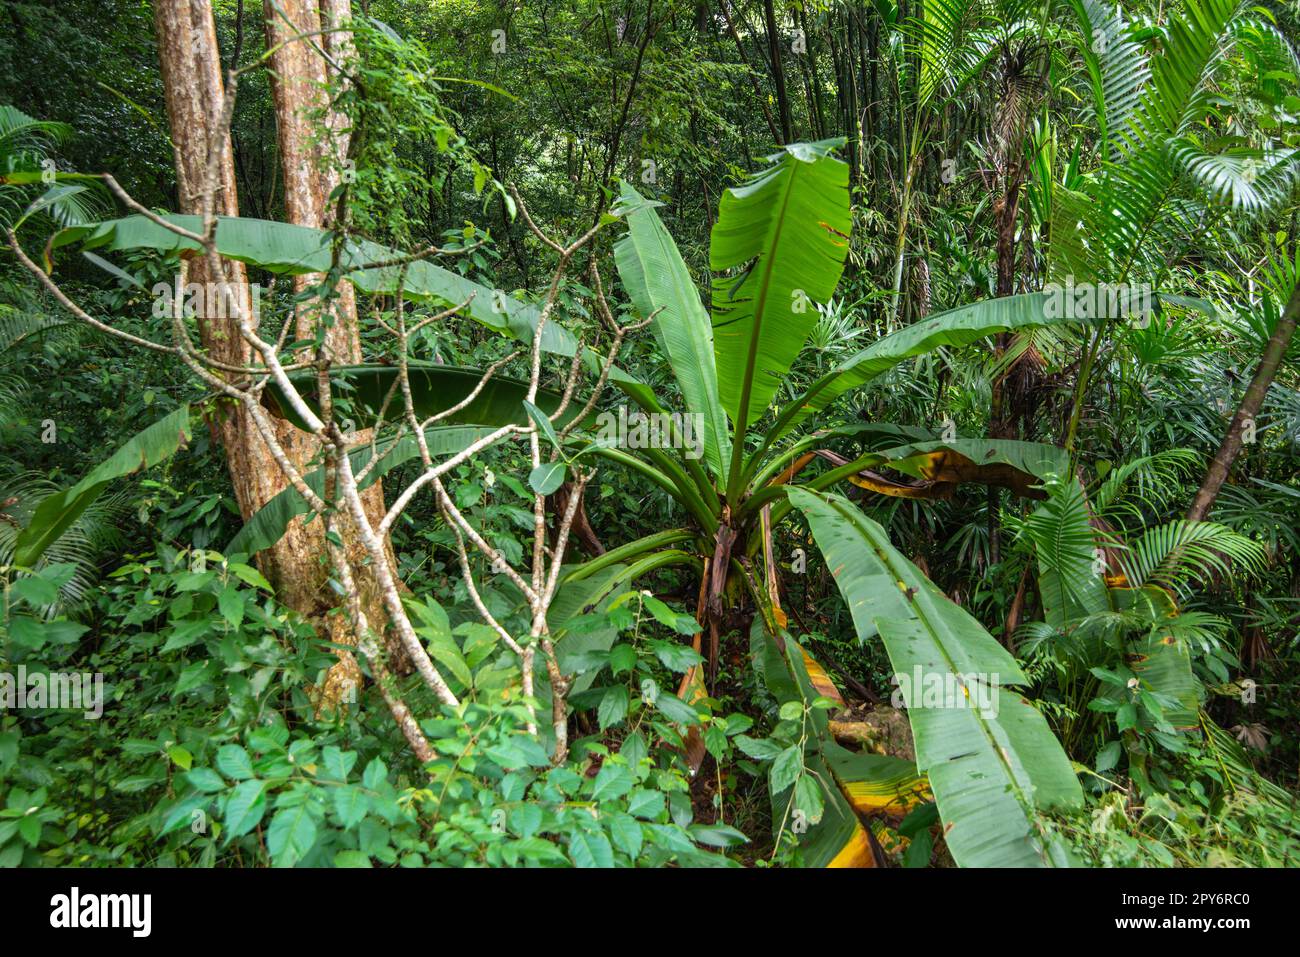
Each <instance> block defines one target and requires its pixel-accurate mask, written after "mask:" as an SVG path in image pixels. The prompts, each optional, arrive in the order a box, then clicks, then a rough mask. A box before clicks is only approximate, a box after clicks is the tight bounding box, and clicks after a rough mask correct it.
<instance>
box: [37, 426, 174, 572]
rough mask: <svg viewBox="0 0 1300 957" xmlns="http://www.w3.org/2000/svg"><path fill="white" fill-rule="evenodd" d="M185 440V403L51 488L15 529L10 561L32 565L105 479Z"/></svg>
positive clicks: (146, 463)
mask: <svg viewBox="0 0 1300 957" xmlns="http://www.w3.org/2000/svg"><path fill="white" fill-rule="evenodd" d="M189 440H190V407H189V406H188V405H182V406H180V407H179V408H178V409H176V410H175V411H174V412H172V413H170V414H169V415H167V416H166V417H164V418H162V419H160V420H159V421H157V422H155V423H154V424H153V425H151V426H149V427H148V428H147V429H144V430H143V431H141V432H138V433H136V434H135V435H134V436H132V437H131V438H130V439H129V440H128V441H127V442H126V444H125V445H123V446H122V447H121V448H119V449H118V450H117V451H116V452H114V453H113V454H112V455H111V456H109V458H107V459H105V460H104V461H103V462H101V463H100V464H99V465H97V466H95V467H94V468H93V469H91V470H90V472H89V473H88V474H87V475H86V476H85V478H83V479H82V480H81V481H80V482H78V483H77V484H76V485H74V486H72V487H71V488H69V489H65V490H64V491H62V492H55V493H54V494H53V495H50V496H49V497H48V498H46V499H44V500H43V501H42V502H41V504H40V505H38V506H36V511H35V513H33V515H32V520H31V522H29V523H28V525H27V527H26V528H24V529H23V530H22V531H21V532H19V533H18V538H17V540H16V541H15V543H14V564H16V565H28V566H31V565H35V564H36V562H37V560H38V559H39V558H40V557H41V555H42V553H44V551H45V550H46V549H47V548H49V547H50V545H52V544H53V543H54V542H55V541H57V540H58V538H59V536H60V535H62V534H63V533H64V532H66V531H67V530H68V528H69V526H71V525H72V523H73V522H75V521H76V520H77V517H78V516H80V515H81V514H82V513H83V512H84V511H85V510H86V509H87V508H88V507H89V506H90V503H91V502H93V501H94V500H95V499H97V498H98V497H99V495H100V493H102V492H103V491H104V489H105V488H106V487H107V486H108V483H109V482H112V481H114V480H115V479H119V478H122V477H123V476H125V475H130V474H131V473H133V472H137V471H140V470H141V469H147V468H152V467H153V466H155V465H157V464H158V463H160V462H163V461H166V460H167V459H169V458H171V457H172V456H173V455H175V454H176V451H177V449H179V448H181V446H183V445H184V444H185V443H186V442H188V441H189Z"/></svg>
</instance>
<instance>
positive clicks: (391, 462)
mask: <svg viewBox="0 0 1300 957" xmlns="http://www.w3.org/2000/svg"><path fill="white" fill-rule="evenodd" d="M493 431H495V430H494V429H492V428H490V427H487V426H464V425H451V426H437V427H434V428H430V429H426V430H425V432H424V439H425V441H426V442H427V443H428V447H429V451H430V453H432V454H433V455H434V456H446V455H455V454H456V453H457V452H460V451H462V450H464V449H465V448H466V447H467V446H469V445H471V444H473V443H474V442H476V441H478V440H479V439H481V438H484V437H485V436H487V435H490V434H491V433H492V432H493ZM376 447H377V449H378V451H379V455H380V459H379V462H378V464H377V465H376V466H375V467H374V469H373V470H372V471H371V472H370V473H368V474H367V475H366V476H365V478H364V479H362V480H360V481H359V482H358V483H357V484H358V486H359V487H360V488H362V489H364V488H367V487H369V486H370V485H371V484H373V483H374V482H376V481H377V480H379V479H380V478H382V477H383V476H384V475H385V474H386V473H387V472H389V471H390V470H391V469H394V468H396V467H397V466H398V465H401V464H402V463H403V462H408V461H410V460H411V459H414V458H417V457H418V456H419V454H420V448H419V444H418V443H417V442H416V440H415V436H413V435H406V436H403V437H402V438H401V439H400V440H398V441H397V442H396V443H394V442H393V441H392V440H391V439H389V440H384V439H382V438H381V439H379V440H377V444H376ZM349 457H350V458H351V460H352V468H353V471H354V473H359V472H360V470H361V469H363V468H365V466H366V465H367V464H368V463H369V462H370V457H371V452H370V447H369V446H368V445H367V446H364V447H362V448H359V449H355V450H354V451H352V452H350V453H349ZM303 481H305V482H306V483H307V485H308V486H309V487H310V488H311V489H312V490H313V491H315V492H316V494H317V495H320V494H322V492H323V491H324V488H325V470H324V469H315V470H313V471H311V472H308V473H307V474H305V475H304V476H303ZM310 511H311V508H310V506H309V505H308V504H307V500H306V499H304V498H303V497H302V496H301V495H299V494H298V491H297V490H296V489H294V488H293V487H289V488H286V489H285V490H284V491H282V492H280V493H278V494H277V495H276V496H275V497H274V498H272V499H271V500H270V501H269V502H267V503H266V504H265V505H263V506H262V507H261V508H260V509H258V510H257V511H256V512H255V513H254V514H253V515H251V516H250V517H249V519H248V521H247V522H245V523H244V527H243V528H241V529H240V530H239V532H238V533H237V534H236V535H235V537H234V538H232V539H231V540H230V542H229V543H228V544H227V545H226V554H228V555H234V554H235V553H237V552H238V553H242V554H245V555H253V554H255V553H257V552H260V551H261V550H262V549H264V548H269V547H270V546H272V545H274V544H275V543H276V542H278V541H279V540H280V538H281V536H283V535H284V532H285V529H287V528H288V527H289V523H290V522H291V521H293V519H295V518H296V517H298V516H299V515H306V514H307V513H308V512H310Z"/></svg>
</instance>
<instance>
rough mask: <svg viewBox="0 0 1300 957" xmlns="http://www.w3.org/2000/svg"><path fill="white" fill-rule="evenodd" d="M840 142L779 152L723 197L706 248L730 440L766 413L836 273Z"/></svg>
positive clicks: (845, 197)
mask: <svg viewBox="0 0 1300 957" xmlns="http://www.w3.org/2000/svg"><path fill="white" fill-rule="evenodd" d="M840 143H842V140H824V141H822V142H819V143H796V144H792V145H790V146H787V147H786V148H785V149H784V150H783V151H782V152H780V153H777V154H775V155H774V156H772V157H770V159H771V161H772V162H771V164H770V165H769V166H767V167H766V168H765V169H763V170H761V171H760V172H759V173H757V174H755V175H754V176H752V177H751V178H750V179H749V180H748V181H747V182H746V183H745V184H744V185H741V186H735V187H732V188H731V189H728V190H727V191H726V192H725V193H724V194H723V196H722V202H721V204H720V206H719V209H718V221H717V222H716V223H715V224H714V226H713V233H712V235H711V237H710V243H709V265H710V268H712V269H713V271H714V274H715V275H714V277H713V307H712V311H713V346H714V355H715V357H716V367H717V375H718V392H719V395H720V397H721V399H722V405H723V407H724V408H725V409H726V411H727V414H728V415H730V416H731V420H732V423H733V424H734V426H735V428H736V431H737V433H738V434H739V433H742V432H743V431H744V430H745V429H746V428H748V426H749V425H750V424H751V423H752V422H754V421H755V420H756V419H757V418H759V416H761V415H762V414H763V412H764V411H765V410H766V409H767V407H768V404H769V403H770V402H771V401H772V397H773V396H774V395H775V394H776V390H777V387H778V386H779V385H780V384H781V379H782V377H783V376H784V375H785V373H786V371H787V370H788V369H789V368H790V364H791V363H792V362H793V361H794V359H795V357H796V356H797V355H798V354H799V352H800V350H801V349H802V348H803V344H804V341H805V340H806V339H807V338H808V334H809V333H810V332H811V331H812V328H813V326H814V325H815V324H816V322H817V317H818V312H817V306H816V304H817V303H820V302H825V301H827V300H828V299H830V298H831V297H832V296H833V295H834V293H835V287H836V286H837V285H838V284H839V281H840V274H841V273H842V272H843V271H844V260H845V257H846V256H847V255H848V251H849V230H850V228H851V224H852V216H851V214H850V212H849V191H848V183H849V168H848V166H847V165H846V164H845V163H842V162H841V161H840V160H838V159H836V158H835V157H833V156H832V155H831V150H832V149H834V148H835V147H836V146H838V145H840ZM736 441H740V438H739V437H737V439H736Z"/></svg>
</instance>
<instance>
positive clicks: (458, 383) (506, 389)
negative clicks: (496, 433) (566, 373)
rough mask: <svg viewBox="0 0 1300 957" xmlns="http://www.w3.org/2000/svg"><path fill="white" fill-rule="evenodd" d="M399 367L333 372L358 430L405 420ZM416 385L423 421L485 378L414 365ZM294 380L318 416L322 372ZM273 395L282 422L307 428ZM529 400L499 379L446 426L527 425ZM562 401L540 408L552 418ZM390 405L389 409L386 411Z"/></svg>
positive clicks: (576, 408) (521, 386)
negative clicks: (381, 415)
mask: <svg viewBox="0 0 1300 957" xmlns="http://www.w3.org/2000/svg"><path fill="white" fill-rule="evenodd" d="M398 373H399V370H398V368H397V366H389V365H355V366H337V367H335V368H332V369H330V382H331V388H332V389H333V390H334V391H333V396H334V401H335V402H336V403H337V402H341V401H344V400H346V401H347V402H348V403H349V405H350V414H351V417H352V418H353V425H354V427H355V428H357V429H367V428H371V427H373V426H375V425H376V424H378V423H379V413H380V411H381V410H383V411H384V422H385V423H392V422H395V421H397V420H398V419H400V418H401V416H402V414H403V404H402V402H403V400H402V394H401V387H400V386H399V385H398ZM408 374H409V375H408V378H409V381H410V384H411V402H412V405H413V406H414V408H415V414H416V417H417V418H419V419H420V420H421V421H423V420H424V419H426V418H428V417H429V416H431V415H436V414H438V413H441V412H446V411H447V410H448V409H450V408H452V407H453V406H455V405H457V404H458V403H460V402H461V401H462V400H463V399H464V398H465V397H466V396H468V395H469V394H470V393H471V392H472V391H473V390H474V389H475V387H477V386H478V384H479V382H480V381H481V380H482V378H483V371H482V370H481V369H463V368H460V367H458V366H446V365H438V364H436V363H432V362H418V363H417V362H412V363H410V364H409V365H408ZM289 379H290V381H291V382H293V383H294V385H295V386H296V387H297V389H298V391H299V393H300V394H301V395H302V397H303V398H304V399H305V400H306V401H307V402H308V404H309V405H311V407H312V409H313V410H315V409H316V408H317V406H316V389H315V384H316V372H315V371H314V370H310V369H308V370H303V371H301V372H295V373H292V374H290V376H289ZM270 389H271V393H272V396H273V398H274V399H275V402H276V405H277V406H278V407H279V411H280V414H281V416H283V417H284V418H287V419H288V420H289V421H290V422H292V423H293V424H294V425H295V426H297V427H298V428H300V429H302V428H305V427H306V426H305V423H303V422H302V420H301V419H300V418H299V417H298V415H297V413H295V412H294V410H293V407H292V406H291V405H290V404H289V402H288V401H286V400H285V397H284V395H283V393H282V392H281V391H280V389H279V386H278V385H276V384H275V383H274V382H272V383H271V387H270ZM526 398H528V383H526V382H521V381H519V380H518V379H511V378H508V377H506V376H500V375H497V376H493V377H492V378H491V379H489V380H488V381H487V384H486V385H484V386H483V389H482V390H481V391H480V392H479V394H478V395H477V396H475V397H474V400H473V401H472V402H470V403H469V405H467V406H466V407H465V408H463V409H461V410H459V411H458V412H456V413H454V414H453V415H452V416H451V417H449V418H447V419H444V420H442V424H444V425H494V426H498V427H500V426H503V425H510V424H512V423H513V424H515V425H527V424H528V416H527V413H526V412H525V410H524V405H523V403H524V400H525V399H526ZM560 399H561V397H560V396H559V395H557V394H556V393H554V392H548V391H541V390H539V391H538V393H537V401H536V403H535V404H536V406H537V407H538V408H539V409H541V410H542V411H543V412H546V413H547V414H548V415H549V414H551V413H552V412H554V411H555V410H556V409H557V408H559V405H560ZM385 402H387V408H386V409H385ZM581 409H582V405H581V403H578V402H571V403H570V404H569V408H568V409H567V410H566V412H565V415H563V416H561V417H560V420H559V425H560V427H561V428H562V427H564V426H565V425H567V424H568V423H569V422H570V421H571V420H572V419H573V417H574V416H575V415H576V414H577V413H578V412H580V411H581Z"/></svg>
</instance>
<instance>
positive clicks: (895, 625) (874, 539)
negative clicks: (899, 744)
mask: <svg viewBox="0 0 1300 957" xmlns="http://www.w3.org/2000/svg"><path fill="white" fill-rule="evenodd" d="M789 495H790V499H791V501H792V502H793V503H794V504H795V505H796V506H797V507H798V508H800V509H801V510H802V511H803V512H804V514H805V515H806V516H807V518H808V522H809V525H810V527H811V528H812V532H813V536H814V538H815V539H816V541H817V544H818V546H819V547H820V548H821V550H822V553H823V554H824V555H825V557H826V562H827V565H828V566H829V567H830V568H831V571H832V574H834V576H835V578H836V582H837V583H838V585H839V587H840V591H841V593H842V594H843V595H844V598H845V601H846V602H847V604H848V606H849V609H850V611H851V613H852V615H853V621H854V624H855V625H856V627H857V631H858V638H859V640H863V641H865V640H867V639H868V638H871V637H872V636H874V635H879V636H880V638H881V640H882V641H883V642H884V645H885V650H886V651H887V652H888V654H889V659H890V662H891V664H892V665H893V667H894V670H895V672H896V674H898V675H899V676H900V677H903V676H905V677H907V678H908V679H910V680H908V681H907V682H905V683H903V685H902V687H901V690H903V692H904V694H903V698H904V701H905V702H906V703H907V709H908V710H907V714H908V719H909V721H910V722H911V725H912V733H913V736H914V738H915V741H916V753H917V768H918V769H919V770H921V771H924V772H925V773H926V774H927V775H928V776H929V779H930V787H931V788H932V789H933V791H934V796H935V800H936V802H937V804H938V807H939V815H940V817H941V818H942V819H943V821H944V825H945V836H946V839H947V843H948V848H949V850H950V851H951V852H952V855H953V858H954V859H955V860H956V861H957V863H958V864H960V865H962V866H964V867H980V866H1022V867H1023V866H1051V865H1055V866H1062V865H1068V864H1069V863H1070V855H1069V852H1068V850H1067V849H1066V848H1065V847H1064V845H1062V844H1061V843H1060V842H1059V841H1057V840H1054V839H1049V838H1046V837H1044V836H1043V834H1042V832H1041V831H1040V829H1039V827H1038V826H1037V825H1038V820H1037V812H1038V811H1040V810H1046V809H1049V808H1054V807H1062V806H1069V807H1073V806H1078V805H1079V804H1080V803H1081V802H1082V791H1081V790H1080V788H1079V783H1078V781H1077V780H1076V778H1075V776H1074V772H1073V771H1072V770H1071V767H1070V762H1069V760H1068V759H1067V758H1066V756H1065V752H1064V751H1063V750H1062V749H1061V746H1060V744H1059V743H1058V742H1057V740H1056V738H1055V736H1054V735H1053V734H1052V732H1051V730H1050V729H1049V728H1048V726H1047V722H1046V720H1045V719H1044V718H1043V716H1042V715H1041V714H1040V713H1039V712H1038V711H1037V710H1035V709H1034V708H1033V707H1032V706H1031V705H1029V704H1028V703H1027V702H1026V701H1024V699H1022V698H1021V697H1020V696H1019V695H1018V694H1015V693H1013V692H1011V691H1008V690H1006V688H1005V687H1004V686H1006V685H1024V684H1027V683H1028V681H1027V679H1026V677H1025V675H1024V674H1023V673H1022V672H1021V670H1020V666H1019V665H1018V664H1017V662H1016V660H1015V658H1014V657H1012V656H1011V654H1010V653H1009V652H1007V650H1006V649H1005V648H1003V647H1002V646H1001V645H999V644H998V643H997V642H996V641H994V640H993V638H992V636H990V635H989V633H988V632H987V631H985V629H984V627H983V626H982V625H981V624H980V623H979V622H978V621H976V620H975V619H974V618H973V617H971V616H970V615H969V614H968V613H967V612H965V611H964V610H963V609H961V608H960V607H958V606H957V605H955V604H953V603H952V602H951V601H949V600H948V598H947V597H946V596H945V595H944V594H943V593H942V592H941V591H940V590H939V589H938V588H937V587H935V585H934V584H933V583H932V582H931V581H930V580H929V579H928V578H926V577H925V575H923V574H922V573H921V572H920V571H918V570H917V569H916V567H915V566H914V565H912V563H911V562H909V561H908V560H907V559H906V558H904V557H903V556H902V555H901V554H899V553H898V551H897V550H895V549H894V547H893V545H892V544H891V543H890V541H889V538H888V536H887V535H886V534H885V531H884V529H882V528H881V527H880V526H879V525H877V524H876V523H875V522H873V521H871V520H870V519H869V518H867V517H866V516H865V515H863V514H862V513H861V512H860V511H859V510H858V509H856V508H855V507H854V506H853V505H852V504H851V503H849V502H848V501H847V500H845V499H843V498H841V497H839V496H834V495H823V494H819V493H815V492H811V491H809V490H807V489H799V488H792V489H791V490H790V492H789ZM917 675H919V676H921V678H922V679H923V680H922V681H920V682H918V681H916V680H915V676H917ZM934 682H938V683H939V684H940V685H941V686H942V687H943V688H948V689H951V688H960V689H961V694H962V695H963V696H964V697H963V698H959V699H957V700H955V701H947V702H944V704H946V705H947V706H942V705H941V706H939V707H934V706H933V703H932V701H931V702H930V703H929V704H927V701H928V700H929V698H930V696H929V695H928V694H927V693H926V687H927V686H929V685H931V684H932V683H934Z"/></svg>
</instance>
